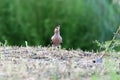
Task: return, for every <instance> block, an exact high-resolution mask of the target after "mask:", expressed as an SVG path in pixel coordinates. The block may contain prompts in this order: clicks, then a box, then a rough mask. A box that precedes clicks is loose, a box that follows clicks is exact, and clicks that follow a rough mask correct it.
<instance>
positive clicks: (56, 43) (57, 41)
mask: <svg viewBox="0 0 120 80" xmlns="http://www.w3.org/2000/svg"><path fill="white" fill-rule="evenodd" d="M51 43H52V47H57V48H61V43H62V37H61V35H60V25H57V26H56V27H55V29H54V35H53V36H52V37H51Z"/></svg>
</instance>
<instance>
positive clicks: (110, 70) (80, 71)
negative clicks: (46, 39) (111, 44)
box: [0, 44, 120, 80]
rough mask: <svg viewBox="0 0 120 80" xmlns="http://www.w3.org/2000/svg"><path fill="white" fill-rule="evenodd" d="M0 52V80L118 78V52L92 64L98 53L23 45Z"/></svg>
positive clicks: (119, 58)
mask: <svg viewBox="0 0 120 80" xmlns="http://www.w3.org/2000/svg"><path fill="white" fill-rule="evenodd" d="M0 50H1V51H0V80H16V79H17V80H104V79H105V80H119V76H120V55H119V53H111V54H110V56H109V55H106V56H104V57H103V62H102V63H99V62H98V63H93V62H92V61H93V60H94V59H95V58H96V57H99V56H100V55H101V54H102V53H100V54H97V53H93V52H86V51H84V52H83V51H82V50H64V49H60V50H57V49H55V50H52V48H51V47H41V46H36V47H29V46H27V44H26V47H18V46H12V47H11V46H1V47H0Z"/></svg>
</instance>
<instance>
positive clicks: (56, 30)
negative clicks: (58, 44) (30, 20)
mask: <svg viewBox="0 0 120 80" xmlns="http://www.w3.org/2000/svg"><path fill="white" fill-rule="evenodd" d="M59 30H60V25H58V26H56V27H55V30H54V32H55V33H59Z"/></svg>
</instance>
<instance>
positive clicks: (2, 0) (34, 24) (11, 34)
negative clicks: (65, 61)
mask: <svg viewBox="0 0 120 80" xmlns="http://www.w3.org/2000/svg"><path fill="white" fill-rule="evenodd" d="M118 1H119V0H118ZM58 24H60V25H61V36H62V37H63V44H62V47H63V48H67V49H68V48H74V49H76V48H81V49H83V50H92V49H97V47H96V44H95V43H93V41H95V40H98V41H100V42H104V41H105V40H110V39H111V38H112V36H113V33H114V32H115V31H116V29H117V28H118V26H119V25H120V4H119V2H117V0H0V41H1V42H4V41H5V40H7V42H8V45H18V46H20V45H25V41H28V45H31V46H37V45H42V46H48V45H49V44H50V38H51V36H52V35H53V31H54V28H55V26H56V25H58Z"/></svg>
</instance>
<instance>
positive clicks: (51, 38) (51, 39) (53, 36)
mask: <svg viewBox="0 0 120 80" xmlns="http://www.w3.org/2000/svg"><path fill="white" fill-rule="evenodd" d="M53 38H54V35H53V36H52V37H51V41H50V42H51V44H53Z"/></svg>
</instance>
